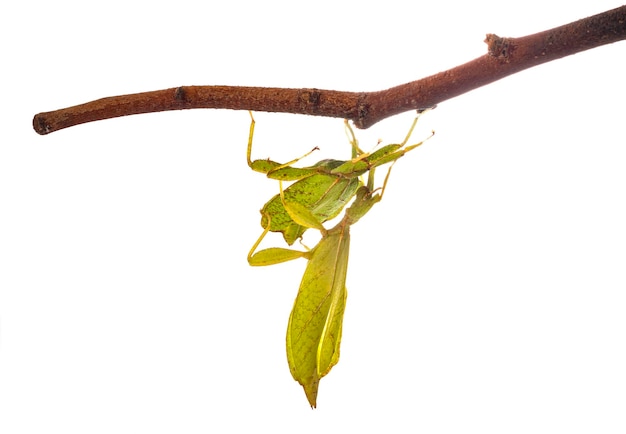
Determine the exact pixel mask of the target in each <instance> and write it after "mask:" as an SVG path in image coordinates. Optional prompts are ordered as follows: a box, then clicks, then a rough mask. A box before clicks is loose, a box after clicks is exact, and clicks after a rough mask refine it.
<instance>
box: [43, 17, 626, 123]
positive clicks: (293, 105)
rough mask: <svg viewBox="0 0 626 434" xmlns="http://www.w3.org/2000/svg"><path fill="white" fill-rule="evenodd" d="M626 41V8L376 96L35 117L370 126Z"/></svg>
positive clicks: (333, 94) (518, 41)
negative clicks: (177, 113)
mask: <svg viewBox="0 0 626 434" xmlns="http://www.w3.org/2000/svg"><path fill="white" fill-rule="evenodd" d="M623 39H626V6H621V7H619V8H616V9H612V10H610V11H606V12H603V13H601V14H598V15H594V16H591V17H588V18H584V19H582V20H579V21H575V22H573V23H570V24H566V25H563V26H560V27H556V28H554V29H550V30H546V31H543V32H539V33H535V34H533V35H528V36H524V37H521V38H501V37H499V36H497V35H493V34H488V35H487V38H486V39H485V42H486V43H487V47H488V48H487V54H485V55H483V56H481V57H479V58H477V59H474V60H472V61H470V62H468V63H465V64H463V65H460V66H457V67H455V68H452V69H449V70H447V71H443V72H440V73H438V74H435V75H432V76H429V77H426V78H423V79H421V80H417V81H413V82H410V83H406V84H402V85H400V86H396V87H392V88H390V89H386V90H382V91H377V92H342V91H336V90H322V89H313V88H311V89H307V88H304V89H285V88H267V87H240V86H181V87H176V88H170V89H164V90H157V91H153V92H143V93H135V94H130V95H121V96H113V97H108V98H102V99H98V100H95V101H91V102H88V103H85V104H81V105H77V106H73V107H68V108H64V109H60V110H55V111H51V112H44V113H39V114H37V115H35V117H34V118H33V128H34V129H35V131H36V132H37V133H39V134H42V135H44V134H48V133H51V132H54V131H58V130H60V129H63V128H67V127H71V126H74V125H78V124H82V123H86V122H92V121H98V120H103V119H110V118H114V117H119V116H127V115H132V114H140V113H153V112H159V111H166V110H184V109H194V108H215V109H231V110H255V111H266V112H283V113H299V114H308V115H313V116H327V117H337V118H345V119H350V120H352V121H353V122H354V124H355V125H356V126H357V127H358V128H369V127H370V126H372V125H374V124H375V123H376V122H379V121H381V120H382V119H385V118H387V117H389V116H393V115H396V114H398V113H402V112H405V111H409V110H419V109H425V108H429V107H433V106H435V105H437V104H438V103H440V102H442V101H445V100H448V99H450V98H454V97H456V96H459V95H461V94H463V93H466V92H469V91H470V90H473V89H476V88H479V87H481V86H484V85H486V84H489V83H492V82H494V81H497V80H500V79H501V78H504V77H506V76H508V75H511V74H515V73H517V72H520V71H522V70H524V69H527V68H531V67H533V66H537V65H540V64H542V63H546V62H551V61H553V60H556V59H560V58H562V57H565V56H569V55H572V54H575V53H578V52H581V51H585V50H589V49H591V48H596V47H599V46H602V45H606V44H610V43H613V42H617V41H620V40H623Z"/></svg>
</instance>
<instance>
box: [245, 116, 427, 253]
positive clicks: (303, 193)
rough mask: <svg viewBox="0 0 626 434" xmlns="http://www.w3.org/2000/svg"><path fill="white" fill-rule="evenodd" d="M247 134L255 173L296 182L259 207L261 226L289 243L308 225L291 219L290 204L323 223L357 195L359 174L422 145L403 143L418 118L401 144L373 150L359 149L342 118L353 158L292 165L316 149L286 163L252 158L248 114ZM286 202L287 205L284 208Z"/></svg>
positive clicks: (299, 235)
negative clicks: (299, 165) (364, 150)
mask: <svg viewBox="0 0 626 434" xmlns="http://www.w3.org/2000/svg"><path fill="white" fill-rule="evenodd" d="M250 118H251V123H250V133H249V136H248V149H247V161H248V166H250V168H251V169H252V170H254V171H256V172H260V173H264V174H266V176H267V177H268V178H271V179H276V180H278V181H296V182H294V183H293V184H292V185H290V186H289V187H288V188H287V189H285V190H284V192H282V193H281V194H277V195H275V196H274V197H273V198H272V199H270V200H269V201H268V202H267V203H266V204H265V205H264V206H263V208H262V209H261V216H262V217H261V226H262V227H263V229H265V228H267V227H268V226H269V228H270V229H269V230H270V231H272V232H281V233H282V234H283V238H284V239H285V242H286V243H287V244H288V245H290V246H291V245H293V243H294V242H295V241H296V240H297V239H298V238H302V235H303V234H304V232H305V231H306V230H307V229H308V228H309V226H307V225H303V224H300V223H298V222H296V221H294V219H293V213H291V214H290V212H289V211H290V208H289V205H290V204H295V205H294V207H304V208H306V209H307V210H308V211H310V212H311V214H312V215H313V216H314V217H315V221H317V222H320V223H324V222H326V221H328V220H331V219H333V218H335V217H337V216H338V215H339V214H340V213H341V211H342V210H343V209H344V207H345V206H346V205H347V204H348V202H350V200H351V199H352V198H353V197H354V195H355V194H356V191H357V190H358V188H359V187H360V186H361V185H362V182H361V180H360V179H359V177H360V176H361V175H363V174H364V173H366V172H368V171H369V170H371V169H374V168H375V167H378V166H381V165H383V164H386V163H390V162H392V161H395V160H397V159H398V158H400V157H402V156H403V155H404V154H405V153H407V152H409V151H410V150H412V149H414V148H416V147H418V146H419V145H421V142H420V143H418V144H415V145H411V146H405V145H406V143H407V141H408V140H409V137H410V136H411V133H412V132H413V129H414V127H415V124H416V122H417V118H416V119H415V121H414V122H413V124H412V126H411V129H410V131H409V133H408V134H407V136H406V138H405V140H404V141H403V142H402V143H401V144H391V145H387V146H383V147H382V148H380V149H378V150H377V151H375V152H373V153H371V154H370V153H365V152H362V151H361V150H360V149H359V147H358V144H357V141H356V138H355V136H354V132H353V131H352V129H351V128H350V125H349V124H348V122H347V121H345V125H346V130H347V132H348V133H349V135H350V137H351V140H350V143H351V145H352V159H351V160H348V161H345V160H332V159H326V160H321V161H319V162H317V163H316V164H314V165H312V166H308V167H301V168H299V167H293V166H292V164H294V163H296V162H298V161H299V160H301V159H302V158H304V157H306V156H308V155H309V154H311V153H312V152H314V151H315V150H316V149H318V148H314V149H313V150H311V151H310V152H308V153H307V154H305V155H304V156H302V157H300V158H296V159H294V160H292V161H289V162H287V163H282V164H281V163H277V162H275V161H272V160H269V159H266V160H254V161H252V159H251V154H252V139H253V136H254V127H255V121H254V117H253V116H252V113H250ZM285 205H288V206H287V207H285Z"/></svg>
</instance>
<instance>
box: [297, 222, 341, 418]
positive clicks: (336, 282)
mask: <svg viewBox="0 0 626 434" xmlns="http://www.w3.org/2000/svg"><path fill="white" fill-rule="evenodd" d="M349 248H350V233H349V226H348V225H338V226H336V227H335V228H333V229H332V230H331V231H329V232H328V233H327V234H326V236H325V237H323V238H322V239H321V240H320V242H319V244H318V245H317V246H315V248H314V249H313V250H311V252H310V258H309V263H308V264H307V268H306V270H305V272H304V276H303V277H302V282H301V283H300V289H299V290H298V295H297V297H296V301H295V303H294V306H293V309H292V311H291V315H290V317H289V325H288V327H287V360H288V362H289V369H290V371H291V375H292V376H293V378H294V379H295V380H296V381H298V382H299V383H300V384H301V385H302V387H304V392H305V394H306V396H307V399H308V400H309V403H310V404H311V407H315V406H316V399H317V389H318V387H319V381H320V379H321V378H322V377H323V376H324V375H326V374H327V373H328V372H329V371H330V370H331V368H332V367H333V366H334V365H335V364H336V363H337V362H338V361H339V345H340V343H341V328H342V323H343V313H344V309H345V305H346V295H347V291H346V273H347V269H348V253H349Z"/></svg>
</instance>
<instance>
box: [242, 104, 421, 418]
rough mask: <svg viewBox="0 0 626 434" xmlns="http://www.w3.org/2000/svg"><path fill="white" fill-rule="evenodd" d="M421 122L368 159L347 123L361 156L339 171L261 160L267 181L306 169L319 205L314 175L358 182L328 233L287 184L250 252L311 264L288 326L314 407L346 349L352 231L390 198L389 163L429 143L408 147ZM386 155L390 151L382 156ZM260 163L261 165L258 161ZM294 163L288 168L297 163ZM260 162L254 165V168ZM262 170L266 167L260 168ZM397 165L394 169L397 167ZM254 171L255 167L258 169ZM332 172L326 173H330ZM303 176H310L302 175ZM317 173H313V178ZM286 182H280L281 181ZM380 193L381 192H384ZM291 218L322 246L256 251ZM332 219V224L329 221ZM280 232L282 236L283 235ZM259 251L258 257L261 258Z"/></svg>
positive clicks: (290, 355)
mask: <svg viewBox="0 0 626 434" xmlns="http://www.w3.org/2000/svg"><path fill="white" fill-rule="evenodd" d="M418 118H419V113H418V117H416V118H415V120H414V121H413V124H412V125H411V129H410V131H409V133H408V134H407V136H406V138H405V140H404V141H403V142H402V143H401V144H399V145H388V146H385V147H383V148H381V149H379V150H378V151H376V152H374V153H371V154H366V153H362V152H361V151H360V150H359V149H358V146H357V144H356V139H355V138H354V133H353V132H352V129H351V128H350V127H349V124H348V123H347V122H346V125H347V129H348V130H349V132H350V134H351V137H352V140H351V143H352V147H353V153H355V154H356V157H354V158H353V159H352V160H349V161H341V162H339V163H340V164H337V165H336V166H335V167H334V168H333V169H331V170H330V171H327V172H323V171H322V172H320V171H317V169H318V168H319V167H322V165H323V164H325V163H324V162H327V161H333V162H335V161H337V160H323V161H322V162H320V163H321V164H320V163H318V164H317V165H313V166H309V167H307V168H303V169H297V168H291V166H288V165H280V164H278V163H275V162H272V161H271V160H261V161H263V162H264V163H263V164H265V163H267V165H265V166H264V167H263V169H265V168H268V170H267V171H264V170H260V171H261V172H262V173H267V176H268V177H270V178H274V175H275V174H276V172H279V173H280V171H282V170H283V169H294V172H293V173H296V171H300V170H304V171H306V172H309V174H307V175H305V176H302V177H298V178H296V179H297V182H295V183H294V184H292V185H291V186H290V187H289V188H292V187H293V186H294V185H297V184H299V183H300V184H301V185H300V186H299V188H300V190H304V191H306V189H307V188H309V189H311V190H310V191H309V192H308V193H309V194H310V195H312V196H314V197H316V198H317V199H318V200H319V201H324V200H328V198H327V196H326V195H325V191H319V190H316V189H314V186H316V185H318V184H317V183H311V182H310V181H307V180H308V179H310V178H311V177H313V176H317V177H325V179H323V180H324V181H328V182H330V183H331V184H332V183H333V182H334V183H335V184H333V185H337V184H339V183H341V182H345V181H344V180H347V179H357V180H358V181H357V182H358V184H357V185H358V188H356V190H355V191H354V194H352V195H351V196H350V197H349V198H348V200H350V199H352V198H354V200H353V202H352V203H351V205H350V206H349V207H348V208H346V210H345V213H344V216H343V217H342V219H341V220H340V221H339V223H337V225H336V226H334V227H333V228H331V229H328V230H327V229H325V228H324V226H323V225H322V223H323V222H324V221H325V220H322V219H323V218H324V217H322V218H320V217H318V214H317V213H316V211H317V210H316V208H315V207H314V206H311V203H310V202H307V201H300V200H299V196H298V195H293V196H292V197H290V201H288V200H287V192H288V191H289V188H287V189H286V190H284V191H283V189H282V180H281V183H280V193H279V194H278V195H277V196H275V197H274V198H272V199H271V200H270V201H269V202H268V203H266V204H265V206H264V207H263V209H262V211H261V212H262V213H263V212H264V220H263V221H262V223H263V222H265V223H266V224H265V226H264V231H263V233H262V234H261V236H260V237H259V239H258V240H257V241H256V242H255V243H254V245H253V246H252V248H251V249H250V252H249V253H248V262H249V263H250V265H253V266H263V265H272V264H276V263H280V262H285V261H290V260H293V259H297V258H305V259H307V260H308V263H307V266H306V269H305V271H304V275H303V277H302V281H301V282H300V287H299V290H298V295H297V296H296V299H295V301H294V306H293V309H292V311H291V314H290V316H289V323H288V326H287V338H286V346H287V361H288V364H289V370H290V372H291V375H292V376H293V378H294V379H295V380H296V381H297V382H298V383H300V385H302V387H303V388H304V392H305V395H306V397H307V400H308V401H309V404H310V405H311V407H312V408H315V407H316V405H317V394H318V388H319V382H320V380H321V379H322V377H324V376H325V375H326V374H328V372H330V370H331V369H332V367H333V366H334V365H336V364H337V362H338V361H339V347H340V344H341V332H342V324H343V314H344V310H345V306H346V297H347V290H346V276H347V271H348V256H349V250H350V227H351V226H352V225H353V224H355V223H356V222H357V221H359V220H360V219H361V218H362V217H363V216H364V215H365V214H367V213H368V212H369V210H370V209H371V208H372V207H373V206H374V205H375V204H376V203H378V202H379V201H380V200H381V199H382V196H383V194H384V191H385V188H386V186H387V181H388V179H389V174H390V173H391V168H389V170H388V171H387V174H386V176H385V180H384V183H383V186H382V187H380V188H376V189H375V188H374V169H375V167H377V166H380V165H382V164H385V163H394V164H395V162H396V161H397V159H398V158H400V157H401V156H403V155H404V154H405V153H406V152H408V151H410V150H412V149H415V148H416V147H418V146H419V145H421V144H422V143H423V141H422V142H420V143H418V144H415V145H411V146H408V147H404V146H405V145H406V143H407V142H408V140H409V138H410V136H411V133H412V131H413V128H414V127H415V124H416V123H417V119H418ZM252 122H253V123H252V125H251V127H250V138H249V142H248V162H249V164H250V149H251V141H252V132H253V129H254V119H253V121H252ZM381 151H384V152H381ZM257 161H259V160H257ZM295 161H297V160H294V161H292V162H290V163H288V164H293V163H294V162H295ZM254 163H256V162H252V164H250V167H253V165H254ZM257 164H258V166H257V167H259V166H260V164H259V163H257ZM392 166H393V164H392ZM253 168H254V167H253ZM324 170H326V169H324ZM365 172H369V173H368V179H367V184H366V185H364V184H363V183H362V181H361V180H360V179H359V178H358V176H359V175H358V174H364V173H365ZM300 173H301V174H302V173H304V172H300ZM310 173H312V174H310ZM278 179H279V180H280V178H278ZM378 190H380V193H378ZM276 197H278V200H280V203H281V205H282V210H280V209H278V208H270V207H268V204H269V203H271V202H272V201H273V200H275V198H276ZM344 206H345V203H343V202H342V203H335V204H330V205H329V208H330V209H332V210H333V212H334V213H335V215H337V214H339V213H340V212H341V210H342V209H343V208H344ZM283 213H284V214H285V215H287V216H288V218H289V219H291V222H292V223H291V224H293V225H298V226H301V227H303V228H304V230H306V229H308V228H315V229H318V230H320V232H321V234H322V238H321V239H320V241H319V242H318V244H317V245H316V246H315V247H313V248H312V249H311V250H308V251H298V250H292V249H286V248H279V247H271V248H268V249H264V250H260V251H258V252H256V249H257V248H258V246H259V244H260V243H261V241H262V240H263V238H264V237H265V235H267V233H268V232H269V231H270V230H273V229H272V228H273V227H274V226H273V219H274V218H276V217H283V218H284V217H285V216H284V215H283ZM326 220H327V219H326ZM277 232H281V231H280V230H277ZM255 252H256V253H255Z"/></svg>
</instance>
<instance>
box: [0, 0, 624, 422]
mask: <svg viewBox="0 0 626 434" xmlns="http://www.w3.org/2000/svg"><path fill="white" fill-rule="evenodd" d="M339 3H341V4H342V5H341V6H340V5H338V4H339ZM225 4H228V5H227V6H226V5H225ZM459 4H460V2H449V1H438V2H437V1H428V2H420V1H417V2H411V3H409V2H400V1H393V0H391V1H385V2H382V3H372V4H370V5H368V4H367V3H366V2H362V1H361V2H356V1H354V2H352V1H351V2H337V1H332V2H330V1H329V2H324V1H321V2H319V1H318V2H314V3H311V4H310V5H306V4H305V3H299V2H290V3H289V2H284V3H283V2H275V1H263V2H246V1H231V2H219V5H218V2H188V1H178V2H159V1H156V2H151V3H147V2H143V1H142V2H132V1H124V2H120V1H108V2H104V3H102V2H101V3H98V6H95V4H92V3H90V2H87V3H84V5H81V3H78V2H73V1H59V2H43V1H33V2H28V1H25V2H6V4H3V6H2V9H3V10H2V11H1V13H0V16H2V25H1V26H0V32H1V33H2V34H1V35H0V36H1V37H2V41H3V42H2V48H1V50H2V59H3V60H2V64H3V66H2V86H3V92H2V108H1V109H0V110H2V113H1V116H0V126H1V130H0V131H1V132H0V432H1V433H3V434H5V433H6V434H13V433H41V432H52V431H54V432H64V433H68V434H69V433H137V432H150V433H175V432H181V433H182V432H186V433H195V432H252V431H254V432H258V431H263V432H265V431H267V432H278V433H282V432H289V433H293V432H297V433H309V432H316V433H320V432H325V433H328V432H362V431H363V430H365V429H367V430H368V432H388V433H400V432H428V433H440V432H441V433H448V432H450V433H452V432H455V433H456V432H469V431H472V432H481V433H501V432H507V433H511V432H604V433H617V432H622V433H623V432H624V431H625V430H626V416H625V413H624V408H626V370H625V369H624V367H625V366H626V348H625V338H626V315H625V314H624V312H625V311H626V277H625V272H624V264H625V260H626V248H625V245H626V230H625V225H624V222H625V221H626V211H625V207H624V192H625V187H626V174H625V171H624V169H623V168H624V164H625V162H626V151H625V150H624V149H625V146H624V145H626V139H625V138H624V137H625V136H624V119H625V118H624V115H625V113H624V98H625V96H626V94H625V92H626V89H625V87H624V76H625V67H624V56H625V53H626V45H625V43H624V42H621V43H617V44H613V45H610V46H605V47H601V48H598V49H595V50H592V51H588V52H585V53H581V54H577V55H575V56H572V57H570V58H566V59H562V60H559V61H556V62H552V63H549V64H546V65H542V66H539V67H536V68H533V69H531V70H528V71H525V72H522V73H519V74H517V75H515V76H512V77H509V78H506V79H504V80H502V81H500V82H497V83H494V84H491V85H489V86H487V87H485V88H482V89H478V90H475V91H473V92H471V93H469V94H465V95H462V96H460V97H458V98H456V99H454V100H450V101H447V102H444V103H442V104H440V106H439V108H438V109H437V110H435V111H434V112H431V113H430V114H428V115H426V116H424V117H423V118H422V119H421V120H420V126H419V128H418V129H417V131H416V133H415V136H414V139H415V140H419V139H420V138H423V137H425V136H426V135H428V134H429V132H430V130H432V129H434V130H436V135H435V137H434V138H433V139H432V140H430V141H429V142H427V144H425V145H424V146H423V147H421V148H419V149H417V150H415V151H414V152H412V153H411V154H409V155H407V156H406V157H405V158H403V159H402V160H401V161H399V163H398V164H397V165H396V166H395V168H394V172H393V174H392V176H391V178H390V182H389V186H388V187H389V188H388V190H387V193H386V195H385V199H384V201H383V202H382V203H381V204H380V205H377V207H375V208H374V210H373V211H372V212H371V213H370V214H368V215H367V216H366V218H364V219H363V220H362V221H361V222H359V224H358V225H356V226H355V227H354V228H353V231H352V241H353V243H352V248H351V252H350V253H351V257H350V261H351V262H350V269H349V273H348V290H349V297H348V306H347V311H346V317H345V321H344V339H343V345H342V356H341V361H340V363H339V364H338V365H337V366H336V367H335V368H334V369H333V371H332V372H331V373H330V374H329V375H328V376H327V377H326V378H325V379H324V380H322V383H321V387H320V395H319V398H318V409H317V410H315V411H312V410H311V409H310V408H309V406H308V405H307V402H306V399H305V396H304V393H303V391H302V389H301V387H300V386H299V385H298V384H297V383H295V382H294V381H293V380H292V378H291V376H290V374H289V370H288V367H287V363H286V357H285V350H284V335H285V329H286V324H287V318H288V315H289V311H290V309H291V305H292V303H293V299H294V297H295V294H296V291H297V288H298V284H299V281H300V277H301V274H302V272H303V269H304V266H305V262H304V261H294V262H293V263H289V264H283V265H276V266H272V267H263V268H252V267H249V266H248V264H247V262H246V254H247V253H248V249H249V248H250V246H251V245H252V243H253V242H254V240H256V238H257V237H258V235H259V234H260V232H261V227H260V225H259V219H260V215H259V213H258V210H259V209H260V207H261V206H262V205H263V203H264V202H265V201H266V200H267V199H269V197H270V196H271V195H273V194H275V193H276V189H277V185H276V183H275V182H273V181H268V180H266V179H265V178H263V176H262V175H260V174H258V173H254V172H252V171H251V170H249V168H248V167H247V165H246V164H245V146H246V140H247V135H248V126H249V118H248V114H247V113H246V112H235V111H226V110H224V111H217V110H195V111H182V112H168V113H159V114H150V115H142V116H131V117H128V118H124V119H115V120H107V121H102V122H97V123H92V124H85V125H81V126H77V127H74V128H71V129H67V130H63V131H60V132H56V133H54V134H51V135H48V136H45V137H42V136H38V135H37V134H35V133H34V132H33V130H32V128H31V119H32V116H33V115H34V114H35V113H37V112H40V111H49V110H54V109H57V108H62V107H67V106H70V105H74V104H79V103H83V102H86V101H89V100H92V99H97V98H100V97H104V96H110V95H119V94H125V93H134V92H140V91H148V90H157V89H163V88H169V87H175V86H179V85H200V84H206V85H209V84H230V85H256V86H280V87H317V88H322V89H339V90H350V91H362V90H379V89H384V88H387V87H390V86H394V85H397V84H401V83H404V82H407V81H411V80H415V79H419V78H421V77H424V76H426V75H430V74H433V73H436V72H439V71H441V70H444V69H447V68H450V67H453V66H456V65H458V64H461V63H464V62H466V61H469V60H471V59H473V58H475V57H478V56H480V55H482V54H483V53H485V50H486V45H485V44H484V43H483V40H484V37H485V34H486V33H496V34H498V35H500V36H523V35H527V34H530V33H534V32H536V31H540V30H545V29H548V28H551V27H555V26H557V25H561V24H565V23H568V22H571V21H574V20H576V19H579V18H583V17H586V16H589V15H592V14H595V13H599V12H602V11H604V10H608V9H611V8H614V7H617V6H619V2H617V1H595V2H572V3H569V4H567V6H563V2H557V1H542V2H537V1H526V2H511V3H510V4H508V3H506V2H505V3H503V2H502V1H491V2H489V1H474V2H465V3H463V4H462V6H459ZM9 5H10V6H9ZM559 5H560V6H559ZM412 116H413V115H412V114H411V113H406V114H404V115H399V116H397V117H394V118H392V119H389V120H386V121H383V122H381V123H379V124H377V125H375V126H374V127H372V128H371V129H369V130H367V131H360V132H358V136H359V139H360V143H361V145H362V147H363V148H365V149H370V148H371V147H373V146H374V145H375V143H376V141H377V139H378V138H382V139H384V140H385V141H386V142H398V141H400V140H401V139H402V138H403V137H404V134H405V133H406V131H407V128H408V127H409V125H410V122H411V119H412ZM256 119H257V134H256V136H255V148H254V154H255V155H254V156H255V157H256V158H266V157H268V156H270V157H272V158H273V159H275V160H277V161H287V160H289V159H291V158H293V157H295V156H298V155H301V154H303V153H304V152H306V151H308V150H309V149H311V148H312V147H313V146H320V147H321V148H322V151H320V152H319V153H317V154H316V155H315V156H314V157H312V159H311V160H310V161H309V162H313V161H316V160H317V159H321V158H324V157H331V156H332V157H334V158H345V157H347V156H348V154H349V148H348V143H347V141H346V138H345V135H344V132H343V126H342V122H341V121H340V120H338V119H323V118H313V117H307V116H295V115H283V114H265V113H257V114H256ZM271 244H274V245H280V239H278V238H270V239H268V244H267V245H271Z"/></svg>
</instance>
